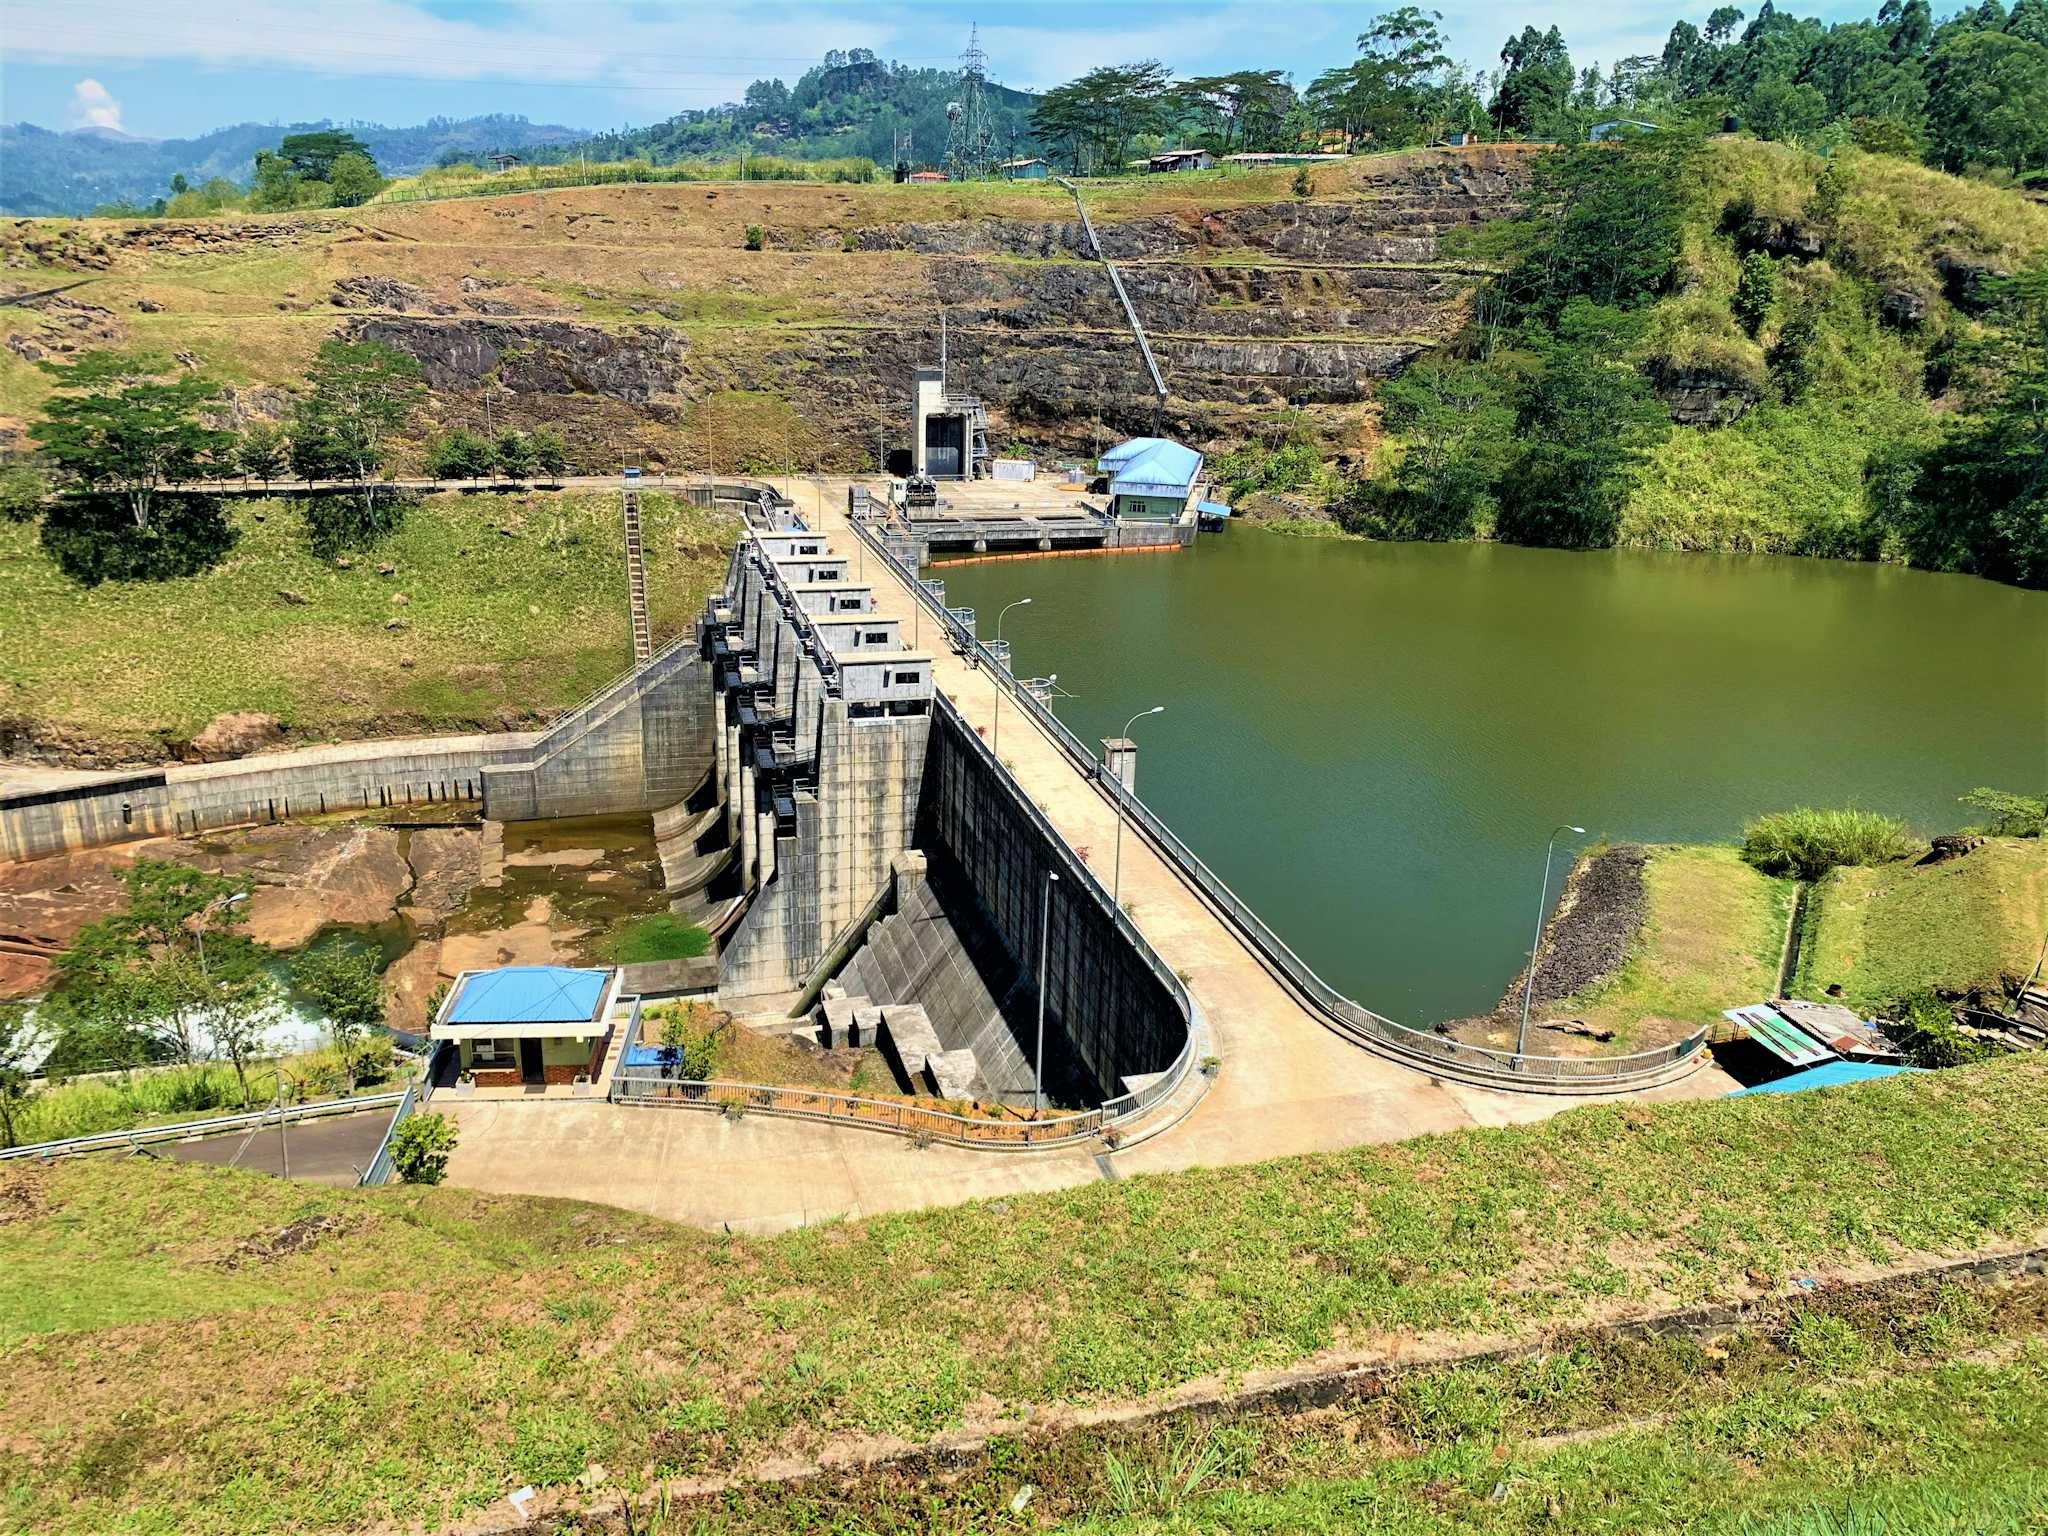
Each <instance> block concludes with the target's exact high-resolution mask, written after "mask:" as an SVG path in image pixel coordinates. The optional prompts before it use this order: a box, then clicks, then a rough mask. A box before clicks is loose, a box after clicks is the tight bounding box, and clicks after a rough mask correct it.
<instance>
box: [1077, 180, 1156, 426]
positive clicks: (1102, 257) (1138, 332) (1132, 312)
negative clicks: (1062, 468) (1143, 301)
mask: <svg viewBox="0 0 2048 1536" xmlns="http://www.w3.org/2000/svg"><path fill="white" fill-rule="evenodd" d="M1052 179H1053V180H1054V181H1056V182H1058V183H1059V184H1060V185H1061V186H1063V187H1065V188H1066V189H1067V190H1068V191H1069V192H1071V193H1072V194H1073V196H1074V211H1075V212H1076V213H1078V214H1080V215H1081V231H1082V233H1083V234H1085V235H1087V237H1088V249H1089V250H1090V251H1091V252H1093V253H1094V256H1095V259H1096V260H1097V261H1099V262H1101V263H1102V270H1103V271H1105V272H1107V273H1108V274H1109V286H1110V287H1111V288H1113V289H1115V290H1116V297H1117V302H1118V303H1120V304H1121V305H1123V307H1124V319H1125V320H1127V321H1129V322H1130V327H1131V334H1132V335H1133V336H1135V337H1137V338H1138V351H1139V352H1140V353H1142V354H1143V355H1144V358H1145V371H1146V372H1147V373H1149V374H1150V375H1151V376H1152V393H1153V394H1154V396H1156V398H1155V399H1154V400H1153V402H1152V430H1153V433H1154V435H1155V436H1156V435H1157V434H1158V431H1159V413H1160V410H1161V408H1162V407H1164V406H1165V404H1166V395H1167V390H1166V380H1165V379H1164V378H1162V377H1161V376H1160V373H1159V360H1158V359H1157V358H1155V357H1154V356H1153V355H1152V343H1151V341H1150V340H1149V339H1147V337H1146V335H1145V327H1144V326H1143V325H1142V324H1140V323H1139V321H1138V311H1137V307H1136V306H1135V305H1133V304H1132V303H1131V296H1130V295H1129V294H1128V293H1126V292H1125V291H1124V280H1123V278H1122V276H1121V275H1119V274H1118V272H1117V270H1116V263H1115V262H1113V261H1111V260H1110V259H1109V256H1108V255H1107V253H1105V252H1104V251H1103V249H1102V241H1101V240H1099V239H1098V238H1096V234H1095V225H1094V224H1093V223H1092V222H1091V221H1090V220H1089V218H1088V209H1087V208H1086V206H1084V205H1083V203H1082V202H1081V189H1080V188H1079V187H1077V186H1075V185H1074V184H1073V183H1072V182H1071V181H1069V180H1067V178H1066V177H1064V176H1055V177H1053V178H1052Z"/></svg>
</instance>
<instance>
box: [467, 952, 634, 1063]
mask: <svg viewBox="0 0 2048 1536" xmlns="http://www.w3.org/2000/svg"><path fill="white" fill-rule="evenodd" d="M619 989H620V972H618V971H617V970H615V969H608V968H597V967H588V968H586V967H580V966H567V965H508V966H502V967H500V968H498V969H497V970H490V971H464V972H463V973H462V974H461V975H460V976H458V977H456V978H455V982H454V984H453V985H452V986H450V987H449V989H448V996H447V997H446V999H444V1000H443V1002H442V1004H441V1010H440V1012H439V1013H437V1014H436V1015H435V1016H434V1022H433V1024H432V1025H431V1026H429V1028H428V1036H429V1038H430V1039H433V1040H446V1041H449V1042H451V1043H452V1044H453V1045H454V1047H455V1050H456V1053H457V1063H456V1070H457V1071H458V1072H460V1073H462V1074H463V1075H465V1076H466V1077H468V1078H470V1079H472V1080H473V1081H474V1082H475V1084H476V1086H478V1087H480V1088H524V1089H527V1090H528V1091H532V1090H535V1089H545V1088H546V1087H547V1086H549V1085H550V1084H555V1085H560V1086H564V1087H568V1086H571V1085H574V1084H576V1082H577V1080H578V1078H583V1079H585V1080H587V1081H589V1082H592V1083H595V1082H596V1081H598V1079H599V1078H600V1077H601V1076H602V1074H603V1069H604V1067H605V1058H606V1055H607V1053H608V1052H609V1050H610V1048H611V1042H612V1036H613V1024H614V1022H615V1019H616V1018H617V1017H618V1016H619V1015H620V1013H621V1011H622V1005H625V1011H628V1012H629V1011H630V1005H631V1004H632V1003H634V1002H635V1001H637V999H632V998H623V999H622V998H621V997H620V995H619Z"/></svg>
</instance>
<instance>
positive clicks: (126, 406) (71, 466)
mask: <svg viewBox="0 0 2048 1536" xmlns="http://www.w3.org/2000/svg"><path fill="white" fill-rule="evenodd" d="M38 366H40V367H41V368H42V369H43V370H44V372H46V373H48V374H50V375H51V376H53V377H54V378H56V379H57V380H58V388H59V389H60V390H64V391H83V393H63V394H57V395H53V396H51V397H50V399H49V401H48V402H47V403H46V404H45V405H44V406H43V419H42V420H41V421H40V422H38V423H37V424H36V426H35V427H34V428H33V429H32V435H33V436H34V437H35V439H36V441H37V442H38V443H40V444H41V445H42V448H43V452H44V453H45V454H47V455H48V457H49V459H50V461H51V462H52V463H53V464H55V465H56V467H57V470H58V473H59V474H62V475H64V476H65V477H67V478H68V479H70V480H71V481H73V482H74V483H75V484H76V485H77V486H79V487H80V488H81V489H83V490H86V491H102V490H110V491H115V492H118V493H119V494H120V495H121V496H122V497H123V498H124V499H125V501H126V503H127V505H128V510H129V513H130V515H131V516H132V517H133V518H134V520H135V526H136V527H137V528H147V527H148V526H149V518H150V512H151V508H152V503H153V502H154V500H155V497H156V494H157V492H158V491H159V490H160V489H161V488H162V487H163V486H164V485H165V484H166V483H168V482H172V481H177V480H184V479H189V478H191V476H192V475H193V474H194V473H195V472H196V471H197V470H198V468H199V466H200V465H201V464H202V463H203V462H204V461H205V460H206V459H207V458H208V457H209V456H210V455H212V454H214V453H216V452H218V451H219V449H220V447H221V446H222V445H224V444H225V443H226V442H227V441H228V434H226V433H224V432H219V431H215V430H214V429H213V428H211V427H208V426H205V425H203V424H202V423H201V422H200V420H199V407H200V406H202V405H204V404H206V403H207V402H208V401H211V400H216V399H218V398H219V397H220V387H219V386H218V385H217V384H215V383H213V382H212V381H211V380H209V379H207V378H205V377H204V376H203V375H200V374H196V373H187V374H180V375H178V376H177V377H176V378H173V379H171V380H170V381H169V382H168V383H166V382H163V381H162V380H161V379H160V378H159V377H158V375H160V374H162V373H163V372H165V371H166V368H167V366H168V364H167V361H166V360H165V359H163V358H160V357H156V356H153V355H150V354H144V353H132V354H131V353H122V352H81V353H79V354H78V359H77V361H76V362H74V363H72V364H71V365H70V366H69V367H58V366H56V365H55V364H52V363H49V362H44V363H41V364H39V365H38Z"/></svg>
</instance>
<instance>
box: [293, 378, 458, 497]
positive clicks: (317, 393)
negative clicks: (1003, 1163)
mask: <svg viewBox="0 0 2048 1536" xmlns="http://www.w3.org/2000/svg"><path fill="white" fill-rule="evenodd" d="M306 382H307V385H308V392H307V394H306V395H305V396H304V397H303V398H302V399H301V400H300V401H299V403H298V408H297V410H296V412H295V414H294V430H293V438H294V446H295V448H296V443H297V440H298V439H299V438H300V437H304V438H305V439H307V440H308V441H309V442H313V443H317V444H319V445H321V447H320V452H321V455H322V457H324V458H327V459H330V460H331V461H333V462H335V463H338V464H340V465H342V466H345V468H346V471H347V473H348V474H349V475H350V476H352V477H353V478H354V480H355V483H356V487H357V493H358V495H359V496H360V497H361V498H362V508H363V514H362V516H363V528H364V532H365V534H366V535H374V532H375V531H376V529H377V526H378V525H377V485H376V476H377V473H378V472H379V471H380V470H381V469H383V467H384V445H385V442H386V440H387V439H388V438H390V436H391V435H392V434H393V433H396V432H398V431H400V430H402V429H403V428H404V426H405V425H406V423H407V422H408V421H409V420H410V419H411V417H412V413H413V410H414V408H415V407H416V406H417V405H418V403H419V400H420V398H421V396H422V395H424V394H425V393H426V387H425V385H424V384H422V383H421V381H420V365H419V363H418V362H417V361H415V360H414V359H413V358H411V357H408V356H407V355H406V354H405V353H403V352H398V351H394V350H393V349H392V348H390V347H386V346H382V345H380V344H378V343H376V342H372V341H360V342H352V341H343V340H341V339H340V338H339V337H330V338H329V339H328V340H326V341H323V342H322V343H320V351H319V353H318V354H317V356H316V357H315V359H314V363H313V371H312V372H311V373H310V374H309V375H308V376H307V381H306Z"/></svg>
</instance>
